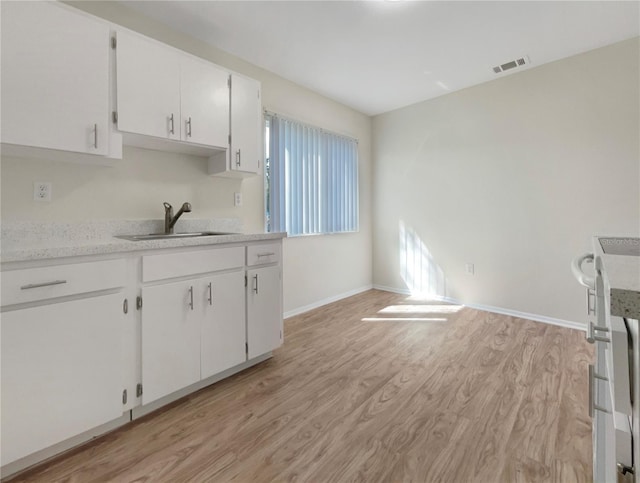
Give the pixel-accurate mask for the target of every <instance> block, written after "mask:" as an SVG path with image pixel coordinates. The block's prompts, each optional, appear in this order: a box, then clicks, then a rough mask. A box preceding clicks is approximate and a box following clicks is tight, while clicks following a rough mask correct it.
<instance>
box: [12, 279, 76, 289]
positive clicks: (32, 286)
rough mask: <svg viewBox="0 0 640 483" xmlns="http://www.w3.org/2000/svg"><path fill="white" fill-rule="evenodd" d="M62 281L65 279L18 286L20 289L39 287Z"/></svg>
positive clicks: (61, 282) (64, 281)
mask: <svg viewBox="0 0 640 483" xmlns="http://www.w3.org/2000/svg"><path fill="white" fill-rule="evenodd" d="M63 283H67V281H66V280H54V281H53V282H43V283H30V284H28V285H23V286H22V287H20V290H29V289H31V288H40V287H50V286H51V285H62V284H63Z"/></svg>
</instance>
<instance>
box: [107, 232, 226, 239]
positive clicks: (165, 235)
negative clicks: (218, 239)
mask: <svg viewBox="0 0 640 483" xmlns="http://www.w3.org/2000/svg"><path fill="white" fill-rule="evenodd" d="M220 235H236V233H225V232H219V231H199V232H195V233H150V234H148V235H118V236H116V238H122V239H123V240H129V241H148V240H174V239H176V238H199V237H204V236H220Z"/></svg>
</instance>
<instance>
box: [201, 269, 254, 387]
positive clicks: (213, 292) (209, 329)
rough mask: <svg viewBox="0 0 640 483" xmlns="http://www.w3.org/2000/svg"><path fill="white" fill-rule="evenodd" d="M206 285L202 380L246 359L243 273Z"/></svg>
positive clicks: (227, 274) (202, 340)
mask: <svg viewBox="0 0 640 483" xmlns="http://www.w3.org/2000/svg"><path fill="white" fill-rule="evenodd" d="M206 283H207V285H206V287H205V293H204V298H205V301H204V310H203V317H202V337H201V341H200V361H201V376H202V379H206V378H207V377H210V376H213V375H214V374H218V373H220V372H222V371H224V370H226V369H229V368H230V367H233V366H236V365H238V364H241V363H242V362H244V361H245V360H246V358H247V355H246V352H245V342H246V331H245V307H244V275H243V273H242V271H236V272H232V273H226V274H223V275H216V276H213V277H210V278H208V279H207V280H206Z"/></svg>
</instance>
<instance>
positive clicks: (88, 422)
mask: <svg viewBox="0 0 640 483" xmlns="http://www.w3.org/2000/svg"><path fill="white" fill-rule="evenodd" d="M122 307H123V295H122V294H121V293H116V294H111V295H102V296H97V297H89V298H85V299H81V300H74V301H69V302H61V303H53V304H48V305H42V306H38V307H32V308H25V309H19V310H13V311H7V312H4V313H3V314H2V322H1V327H2V465H5V464H7V463H11V462H13V461H15V460H17V459H19V458H22V457H25V456H27V455H29V454H31V453H34V452H36V451H39V450H42V449H44V448H47V447H48V446H51V445H53V444H56V443H58V442H60V441H63V440H65V439H67V438H70V437H72V436H75V435H77V434H80V433H83V432H85V431H88V430H90V429H92V428H94V427H96V426H100V425H102V424H104V423H106V422H109V421H111V420H114V419H116V418H118V417H120V416H121V415H122V366H121V365H122V351H121V347H122V339H121V324H122V320H123V317H124V313H123V309H122Z"/></svg>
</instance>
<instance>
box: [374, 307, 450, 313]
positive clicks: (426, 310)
mask: <svg viewBox="0 0 640 483" xmlns="http://www.w3.org/2000/svg"><path fill="white" fill-rule="evenodd" d="M461 309H462V305H389V306H388V307H385V308H384V309H382V310H379V311H378V313H379V314H455V313H456V312H458V311H460V310H461Z"/></svg>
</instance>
